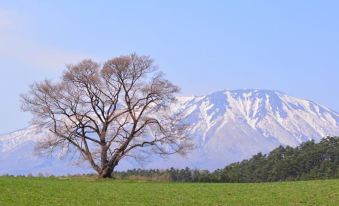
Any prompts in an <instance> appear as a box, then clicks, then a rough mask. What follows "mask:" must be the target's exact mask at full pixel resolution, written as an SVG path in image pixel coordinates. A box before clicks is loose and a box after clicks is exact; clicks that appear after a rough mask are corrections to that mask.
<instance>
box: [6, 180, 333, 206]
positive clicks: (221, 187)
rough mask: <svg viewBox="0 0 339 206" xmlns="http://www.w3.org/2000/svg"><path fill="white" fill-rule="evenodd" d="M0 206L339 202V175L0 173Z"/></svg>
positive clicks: (319, 203)
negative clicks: (239, 180) (235, 180)
mask: <svg viewBox="0 0 339 206" xmlns="http://www.w3.org/2000/svg"><path fill="white" fill-rule="evenodd" d="M0 205H1V206H6V205H15V206H17V205H20V206H21V205H62V206H65V205H119V206H120V205H159V206H163V205H339V180H324V181H306V182H284V183H264V184H200V183H197V184H191V183H160V182H133V181H131V182H128V181H117V180H95V179H83V178H78V179H74V178H73V179H66V178H65V179H62V178H21V177H0Z"/></svg>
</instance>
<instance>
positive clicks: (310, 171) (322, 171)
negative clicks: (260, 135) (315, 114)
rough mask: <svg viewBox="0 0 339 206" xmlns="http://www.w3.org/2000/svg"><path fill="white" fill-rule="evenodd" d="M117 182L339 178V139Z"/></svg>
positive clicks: (134, 173)
mask: <svg viewBox="0 0 339 206" xmlns="http://www.w3.org/2000/svg"><path fill="white" fill-rule="evenodd" d="M114 177H115V178H117V179H139V180H157V181H172V182H225V183H251V182H277V181H294V180H314V179H333V178H339V137H328V138H324V139H323V140H322V141H321V142H319V143H315V142H314V141H309V142H306V143H303V144H301V145H300V146H299V147H296V148H292V147H283V146H280V147H278V148H276V149H275V150H273V151H271V152H270V153H269V154H262V153H258V154H256V155H254V156H253V157H252V158H251V159H249V160H244V161H242V162H237V163H233V164H231V165H228V166H226V167H225V168H224V169H218V170H215V171H213V172H209V171H208V170H197V169H190V168H185V169H174V168H170V169H167V170H158V169H149V170H143V169H133V170H128V171H123V172H115V173H114Z"/></svg>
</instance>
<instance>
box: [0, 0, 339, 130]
mask: <svg viewBox="0 0 339 206" xmlns="http://www.w3.org/2000/svg"><path fill="white" fill-rule="evenodd" d="M338 11H339V1H326V0H324V1H312V0H304V1H303V0H300V1H293V0H291V1H288V0H284V1H268V0H267V1H260V0H258V1H250V0H248V1H243V0H240V1H221V0H220V1H213V0H210V1H196V0H195V1H193V0H188V1H178V0H171V1H166V2H165V1H155V0H154V1H147V0H144V1H132V0H126V1H100V0H98V1H80V0H75V1H66V0H59V1H27V0H25V1H15V0H14V1H0V94H1V101H0V114H1V119H0V134H2V133H7V132H10V131H13V130H16V129H20V128H23V127H25V126H27V122H28V120H29V118H30V116H29V114H24V113H22V112H21V111H20V101H19V95H20V94H21V93H24V92H25V91H27V89H28V86H29V85H30V84H31V83H32V82H34V81H40V80H43V79H44V78H48V79H56V78H57V77H58V76H60V74H61V72H62V70H64V68H65V67H64V65H65V64H66V63H76V62H77V61H78V60H80V59H82V58H87V57H91V58H93V59H94V60H97V61H99V62H103V61H104V60H106V59H107V58H110V57H113V56H117V55H121V54H129V53H132V52H136V53H138V54H145V55H150V56H152V57H153V58H154V59H155V60H156V63H157V65H159V67H160V69H161V70H162V71H163V72H165V74H166V77H167V78H168V79H170V80H171V81H173V82H174V83H176V84H177V85H179V86H180V87H181V88H182V94H183V95H202V94H207V93H210V92H213V91H216V90H223V89H242V88H257V89H273V90H280V91H284V92H286V93H288V94H290V95H293V96H297V97H301V98H305V99H309V100H313V101H315V102H317V103H320V104H322V105H325V106H328V107H330V108H332V109H334V110H336V111H339V82H338V79H339V56H338V55H339V12H338Z"/></svg>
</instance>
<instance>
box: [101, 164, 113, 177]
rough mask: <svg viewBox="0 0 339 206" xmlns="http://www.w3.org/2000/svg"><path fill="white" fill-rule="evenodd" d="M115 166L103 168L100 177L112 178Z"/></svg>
mask: <svg viewBox="0 0 339 206" xmlns="http://www.w3.org/2000/svg"><path fill="white" fill-rule="evenodd" d="M113 170H114V168H113V167H106V168H103V169H102V171H101V173H100V174H99V177H100V178H112V177H113V176H112V173H113Z"/></svg>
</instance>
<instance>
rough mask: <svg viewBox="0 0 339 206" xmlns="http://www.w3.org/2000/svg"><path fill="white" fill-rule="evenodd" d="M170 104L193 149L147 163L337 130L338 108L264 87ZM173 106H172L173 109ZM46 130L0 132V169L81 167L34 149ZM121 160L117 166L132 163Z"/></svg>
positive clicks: (238, 153)
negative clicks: (181, 119)
mask: <svg viewBox="0 0 339 206" xmlns="http://www.w3.org/2000/svg"><path fill="white" fill-rule="evenodd" d="M173 108H174V110H176V111H179V110H180V111H182V112H184V114H185V119H184V121H185V122H187V123H189V124H191V125H192V127H191V131H190V132H191V134H192V137H193V138H194V141H195V144H196V149H195V150H194V151H193V152H192V153H190V154H189V155H188V156H187V157H184V158H183V157H177V156H174V157H173V156H172V157H169V158H168V159H165V160H163V159H155V160H153V161H151V162H149V163H146V164H145V165H144V166H145V167H147V168H154V167H156V168H168V167H172V166H173V167H185V166H189V167H192V168H207V169H216V168H222V167H224V166H226V165H227V164H229V163H232V162H235V161H240V160H243V159H246V158H249V157H251V156H252V155H254V154H256V153H258V152H263V153H267V152H269V151H271V150H272V149H274V148H276V147H277V146H279V145H289V146H297V145H299V144H300V143H302V142H305V141H307V140H311V139H314V140H316V141H319V140H320V139H321V138H323V137H326V136H338V135H339V114H338V113H336V112H334V111H332V110H330V109H328V108H326V107H324V106H320V105H318V104H316V103H314V102H311V101H307V100H303V99H299V98H296V97H292V96H289V95H287V94H285V93H282V92H278V91H270V90H231V91H230V90H227V91H219V92H215V93H212V94H209V95H206V96H198V97H178V102H177V103H176V105H174V106H173ZM174 112H175V111H174ZM45 132H46V131H39V130H38V129H37V128H34V127H31V128H28V129H25V130H21V131H17V132H14V133H11V134H8V135H4V136H0V174H4V173H10V174H27V173H33V174H34V173H38V172H45V173H49V174H56V175H59V174H67V173H82V172H88V171H91V170H90V169H88V168H86V166H83V167H78V165H75V164H73V163H72V161H70V159H69V158H66V159H63V160H60V159H58V158H56V157H41V156H37V155H34V152H33V151H34V149H33V148H34V145H35V144H36V142H38V141H39V140H40V139H42V138H44V136H45V135H44V134H45ZM138 166H140V165H137V164H135V163H134V162H132V161H125V162H123V163H122V164H121V165H120V168H119V169H125V168H129V167H138Z"/></svg>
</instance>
